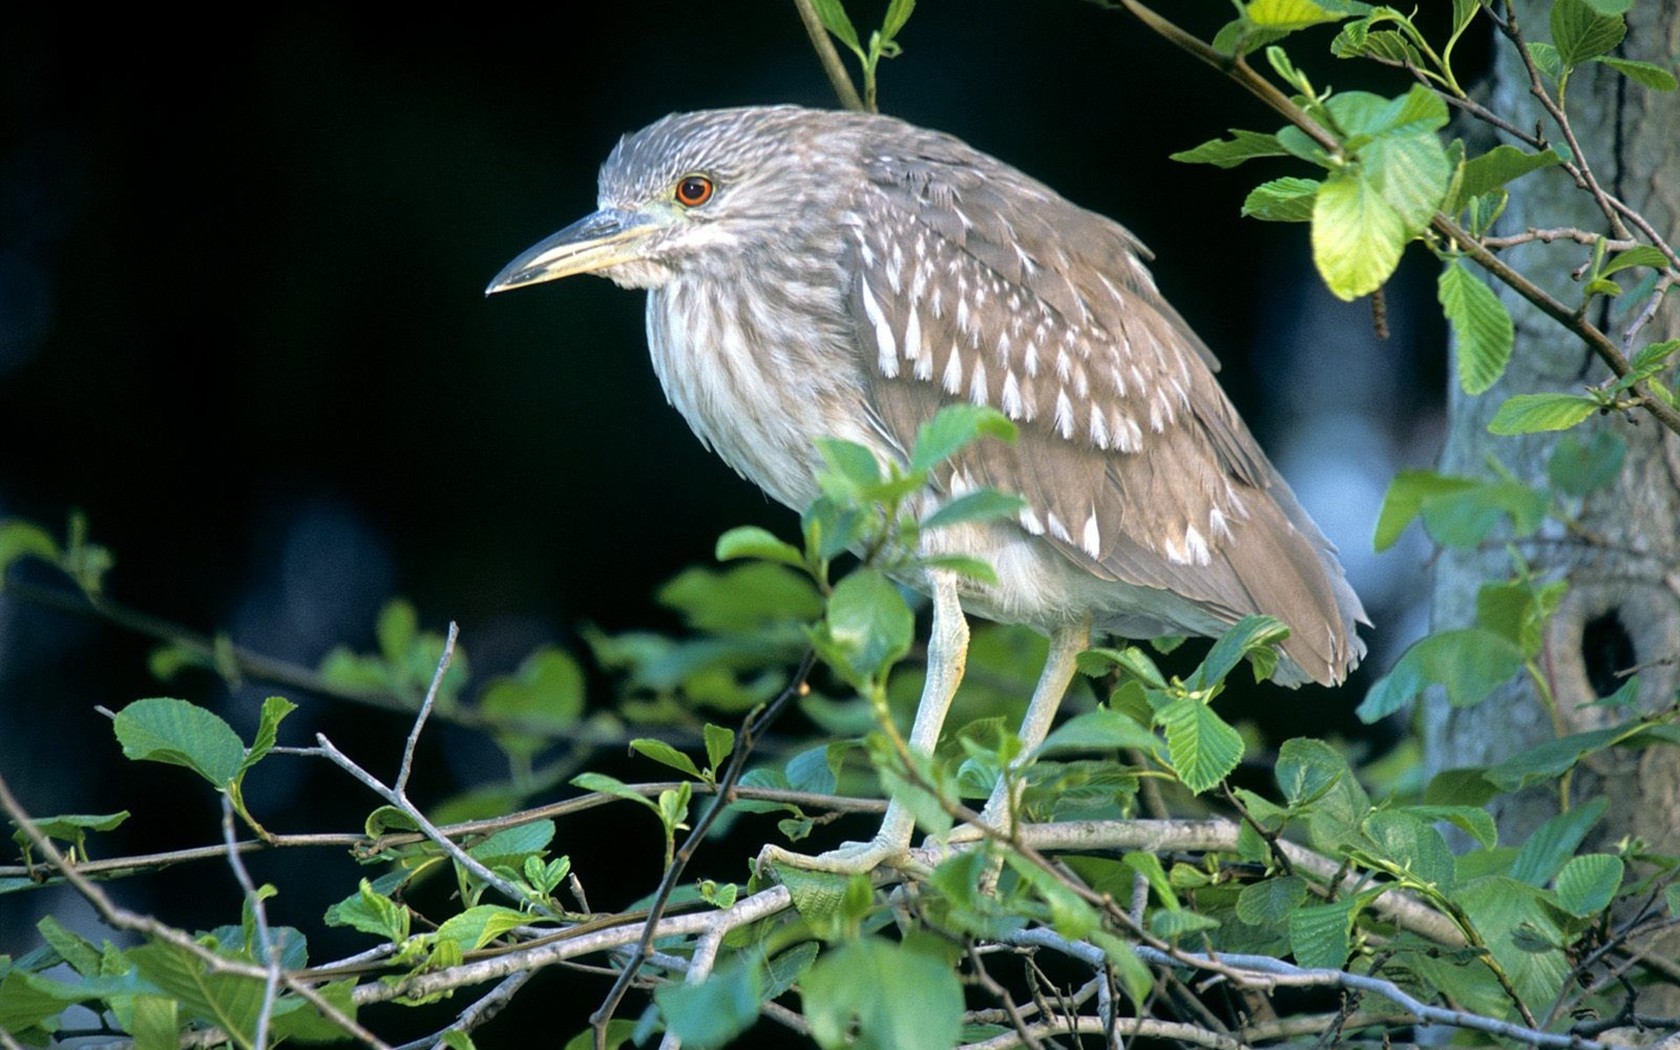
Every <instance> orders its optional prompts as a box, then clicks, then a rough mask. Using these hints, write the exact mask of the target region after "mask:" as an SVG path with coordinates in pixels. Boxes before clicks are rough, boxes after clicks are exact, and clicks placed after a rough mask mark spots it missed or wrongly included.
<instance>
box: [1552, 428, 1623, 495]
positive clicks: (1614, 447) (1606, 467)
mask: <svg viewBox="0 0 1680 1050" xmlns="http://www.w3.org/2000/svg"><path fill="white" fill-rule="evenodd" d="M1626 457H1627V442H1626V441H1623V440H1622V438H1621V436H1620V435H1618V434H1614V433H1611V432H1610V431H1608V430H1598V431H1596V432H1595V433H1594V434H1593V436H1592V440H1591V441H1589V442H1583V441H1581V440H1580V439H1579V438H1577V437H1576V436H1575V435H1574V434H1565V435H1564V436H1563V437H1562V438H1561V439H1559V440H1558V443H1557V447H1556V448H1555V449H1553V450H1552V456H1551V459H1549V460H1547V462H1546V476H1547V478H1549V479H1550V480H1551V483H1552V487H1553V488H1555V489H1557V490H1558V491H1559V492H1564V493H1567V494H1568V495H1571V496H1585V495H1586V494H1587V493H1589V492H1594V491H1596V490H1598V489H1601V488H1604V487H1605V486H1606V485H1609V484H1610V483H1611V482H1612V481H1615V480H1616V476H1617V475H1618V474H1620V473H1621V472H1622V461H1623V460H1624V459H1625V458H1626Z"/></svg>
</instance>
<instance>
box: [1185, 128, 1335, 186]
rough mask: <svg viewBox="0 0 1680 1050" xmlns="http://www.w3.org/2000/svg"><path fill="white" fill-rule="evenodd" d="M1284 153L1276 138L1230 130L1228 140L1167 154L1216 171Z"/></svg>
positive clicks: (1217, 140)
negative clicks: (1209, 166) (1257, 158)
mask: <svg viewBox="0 0 1680 1050" xmlns="http://www.w3.org/2000/svg"><path fill="white" fill-rule="evenodd" d="M1285 155H1286V153H1285V151H1284V148H1283V147H1282V146H1281V145H1279V143H1278V139H1277V136H1276V135H1262V134H1260V133H1259V132H1257V131H1242V130H1240V129H1237V128H1232V129H1231V137H1230V138H1229V139H1212V140H1210V141H1208V142H1204V143H1202V144H1201V145H1200V146H1197V147H1196V148H1195V149H1188V150H1181V151H1180V152H1178V153H1173V154H1170V156H1171V158H1172V159H1173V160H1176V161H1181V162H1183V163H1185V164H1212V165H1214V166H1215V167H1219V168H1234V167H1236V166H1237V165H1238V164H1241V163H1242V162H1243V161H1245V160H1252V159H1254V158H1255V157H1282V156H1285ZM1302 181H1305V180H1302Z"/></svg>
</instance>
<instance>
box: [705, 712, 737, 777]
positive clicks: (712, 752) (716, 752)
mask: <svg viewBox="0 0 1680 1050" xmlns="http://www.w3.org/2000/svg"><path fill="white" fill-rule="evenodd" d="M702 735H703V736H704V737H705V740H706V762H707V763H708V764H709V765H710V767H711V769H712V771H713V772H714V773H716V772H718V771H719V770H722V769H723V764H724V763H725V762H727V761H729V756H730V755H731V754H732V753H734V751H735V731H734V730H733V729H726V728H724V727H723V726H715V725H712V724H711V723H710V722H707V723H706V728H705V730H704V732H703V734H702Z"/></svg>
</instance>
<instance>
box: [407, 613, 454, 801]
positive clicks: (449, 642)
mask: <svg viewBox="0 0 1680 1050" xmlns="http://www.w3.org/2000/svg"><path fill="white" fill-rule="evenodd" d="M460 633H461V629H460V628H459V627H457V626H456V624H455V621H454V620H451V621H449V632H448V633H447V634H445V635H444V638H443V655H442V656H440V657H438V663H437V670H436V671H434V672H433V673H432V684H431V685H429V686H427V687H426V699H425V700H423V701H422V702H421V704H420V713H419V714H417V715H415V716H414V727H413V728H412V729H410V730H409V731H408V741H407V743H405V744H404V745H403V755H402V765H401V766H399V767H398V769H397V779H396V782H395V783H394V784H392V785H391V787H392V790H394V791H395V792H396V793H397V794H399V795H406V794H407V793H408V776H409V774H410V773H412V772H413V771H414V749H415V748H416V747H418V746H419V744H420V730H422V729H424V728H425V727H426V717H427V716H428V715H430V714H431V713H432V705H433V704H435V703H437V694H438V688H439V687H440V686H442V685H443V676H444V675H446V674H448V673H449V665H450V664H451V663H452V662H453V661H454V659H455V639H456V638H457V637H458V636H459V635H460Z"/></svg>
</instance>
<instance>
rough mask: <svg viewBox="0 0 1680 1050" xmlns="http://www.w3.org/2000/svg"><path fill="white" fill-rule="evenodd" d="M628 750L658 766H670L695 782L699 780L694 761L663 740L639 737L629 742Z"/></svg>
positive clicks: (698, 772) (698, 771)
mask: <svg viewBox="0 0 1680 1050" xmlns="http://www.w3.org/2000/svg"><path fill="white" fill-rule="evenodd" d="M630 750H632V751H634V752H636V753H637V754H639V755H643V756H645V757H647V758H651V759H653V760H654V761H655V762H658V763H659V764H660V765H664V766H670V767H671V768H672V769H674V770H676V771H677V772H679V773H684V774H686V775H688V776H691V777H693V778H694V779H696V780H698V779H700V770H699V769H698V768H696V767H695V765H694V760H693V759H692V758H689V757H688V756H687V755H685V754H683V753H682V752H681V751H678V750H677V749H676V748H674V747H672V746H671V745H670V744H667V743H666V742H665V741H663V740H655V739H653V738H651V737H640V738H638V739H636V740H632V741H630Z"/></svg>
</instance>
